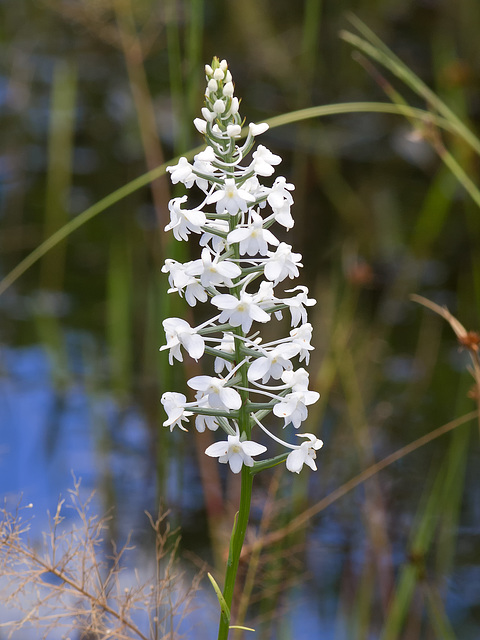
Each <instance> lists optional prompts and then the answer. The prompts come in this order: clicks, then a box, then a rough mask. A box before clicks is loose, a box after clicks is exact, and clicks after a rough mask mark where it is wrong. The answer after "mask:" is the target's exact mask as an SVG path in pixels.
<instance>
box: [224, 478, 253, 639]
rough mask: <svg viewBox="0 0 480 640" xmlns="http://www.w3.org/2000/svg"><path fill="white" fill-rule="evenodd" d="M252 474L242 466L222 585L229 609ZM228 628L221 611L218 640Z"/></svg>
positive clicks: (247, 515)
mask: <svg viewBox="0 0 480 640" xmlns="http://www.w3.org/2000/svg"><path fill="white" fill-rule="evenodd" d="M252 485H253V475H250V471H249V469H248V467H246V466H245V465H244V466H243V467H242V488H241V494H240V508H239V511H238V514H237V518H236V521H235V525H234V528H233V532H232V538H231V540H230V551H229V554H228V561H227V570H226V572H225V585H224V587H223V597H224V598H225V602H226V603H227V605H228V608H229V610H230V611H231V608H232V599H233V591H234V589H235V580H236V578H237V570H238V564H239V562H240V554H241V552H242V547H243V541H244V540H245V533H246V531H247V525H248V518H249V515H250V502H251V498H252ZM229 629H230V620H229V619H228V618H227V616H226V615H225V613H224V612H223V611H222V613H221V616H220V624H219V627H218V640H227V638H228V632H229Z"/></svg>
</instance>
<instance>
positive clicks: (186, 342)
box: [160, 318, 205, 364]
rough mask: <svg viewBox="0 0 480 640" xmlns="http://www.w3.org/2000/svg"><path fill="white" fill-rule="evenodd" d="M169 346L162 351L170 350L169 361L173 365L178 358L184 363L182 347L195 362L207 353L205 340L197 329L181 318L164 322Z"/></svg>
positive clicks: (164, 346)
mask: <svg viewBox="0 0 480 640" xmlns="http://www.w3.org/2000/svg"><path fill="white" fill-rule="evenodd" d="M162 324H163V328H164V330H165V336H166V338H167V344H166V345H163V347H160V351H163V350H164V349H170V353H169V354H168V361H169V363H170V364H173V359H174V358H176V359H177V360H179V361H180V362H183V357H182V352H181V350H180V345H182V347H184V349H185V350H186V351H187V352H188V355H189V356H190V357H191V358H193V359H194V360H198V359H199V358H201V357H202V356H203V353H204V351H205V340H204V339H203V338H202V336H201V335H199V334H198V333H196V330H195V329H192V327H191V326H190V325H189V324H188V322H186V321H185V320H182V319H181V318H166V319H165V320H164V321H163V322H162Z"/></svg>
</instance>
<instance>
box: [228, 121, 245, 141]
mask: <svg viewBox="0 0 480 640" xmlns="http://www.w3.org/2000/svg"><path fill="white" fill-rule="evenodd" d="M227 135H228V137H229V138H240V136H241V135H242V127H241V126H240V125H239V124H229V125H228V126H227Z"/></svg>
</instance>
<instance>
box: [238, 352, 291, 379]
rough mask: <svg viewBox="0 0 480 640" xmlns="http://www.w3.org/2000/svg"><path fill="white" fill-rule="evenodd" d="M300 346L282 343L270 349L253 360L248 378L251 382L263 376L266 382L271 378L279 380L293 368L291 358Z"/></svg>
mask: <svg viewBox="0 0 480 640" xmlns="http://www.w3.org/2000/svg"><path fill="white" fill-rule="evenodd" d="M297 353H298V347H297V346H296V345H294V344H292V343H290V344H280V345H278V347H275V348H274V349H272V350H271V351H269V352H268V353H267V354H266V355H265V356H261V357H260V358H257V359H256V360H254V361H253V362H252V364H251V365H250V367H249V369H248V374H247V375H248V379H249V380H250V382H253V381H254V380H259V379H260V378H262V383H263V384H265V382H267V381H268V380H269V378H274V379H275V380H278V379H279V378H281V377H282V379H283V376H282V374H283V373H284V372H286V371H289V370H290V369H292V363H291V362H290V359H291V358H293V357H294V356H296V355H297Z"/></svg>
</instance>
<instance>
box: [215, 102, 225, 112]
mask: <svg viewBox="0 0 480 640" xmlns="http://www.w3.org/2000/svg"><path fill="white" fill-rule="evenodd" d="M213 110H214V111H215V113H217V114H220V113H223V112H224V111H225V103H224V101H223V100H216V101H215V104H214V105H213Z"/></svg>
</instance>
